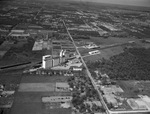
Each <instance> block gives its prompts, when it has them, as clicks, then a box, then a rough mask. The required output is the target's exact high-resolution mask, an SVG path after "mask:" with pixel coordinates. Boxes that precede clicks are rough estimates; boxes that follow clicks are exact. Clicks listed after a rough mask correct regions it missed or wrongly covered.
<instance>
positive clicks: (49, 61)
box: [42, 55, 53, 69]
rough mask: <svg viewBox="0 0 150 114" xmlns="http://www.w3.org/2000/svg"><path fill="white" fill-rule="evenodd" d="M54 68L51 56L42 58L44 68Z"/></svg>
mask: <svg viewBox="0 0 150 114" xmlns="http://www.w3.org/2000/svg"><path fill="white" fill-rule="evenodd" d="M51 67H53V59H52V56H51V55H45V56H43V58H42V68H44V69H47V68H51Z"/></svg>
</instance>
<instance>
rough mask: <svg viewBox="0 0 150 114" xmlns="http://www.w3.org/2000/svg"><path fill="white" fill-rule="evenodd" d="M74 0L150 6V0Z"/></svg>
mask: <svg viewBox="0 0 150 114" xmlns="http://www.w3.org/2000/svg"><path fill="white" fill-rule="evenodd" d="M68 1H70V0H68ZM74 1H82V2H98V3H106V4H116V5H129V6H144V7H150V0H92V1H91V0H74Z"/></svg>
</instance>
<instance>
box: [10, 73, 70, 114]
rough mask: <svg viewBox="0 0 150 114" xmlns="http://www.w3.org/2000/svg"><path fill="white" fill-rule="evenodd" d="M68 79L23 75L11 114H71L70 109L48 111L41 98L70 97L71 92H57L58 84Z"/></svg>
mask: <svg viewBox="0 0 150 114" xmlns="http://www.w3.org/2000/svg"><path fill="white" fill-rule="evenodd" d="M67 79H68V77H62V76H47V77H46V76H37V75H36V76H33V75H25V74H24V75H22V79H21V84H20V87H19V90H18V91H17V92H16V95H15V101H14V104H13V107H12V110H11V114H62V113H64V114H70V113H71V110H70V109H62V108H58V109H57V110H56V109H47V108H46V107H45V106H44V105H43V103H42V100H41V98H42V97H45V96H68V95H71V93H70V92H55V86H56V85H55V84H56V82H66V81H67Z"/></svg>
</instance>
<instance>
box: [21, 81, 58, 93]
mask: <svg viewBox="0 0 150 114" xmlns="http://www.w3.org/2000/svg"><path fill="white" fill-rule="evenodd" d="M54 90H55V83H21V84H20V87H19V90H18V91H20V92H30V91H31V92H36V91H37V92H53V91H54Z"/></svg>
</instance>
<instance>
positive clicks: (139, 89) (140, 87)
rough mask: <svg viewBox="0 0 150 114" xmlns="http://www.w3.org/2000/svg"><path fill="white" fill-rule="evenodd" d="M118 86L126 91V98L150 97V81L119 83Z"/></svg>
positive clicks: (124, 94)
mask: <svg viewBox="0 0 150 114" xmlns="http://www.w3.org/2000/svg"><path fill="white" fill-rule="evenodd" d="M117 84H118V85H119V86H120V87H121V88H122V89H123V90H124V93H123V94H122V95H123V96H124V97H128V98H132V97H138V96H137V95H148V96H150V81H118V82H117Z"/></svg>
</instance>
